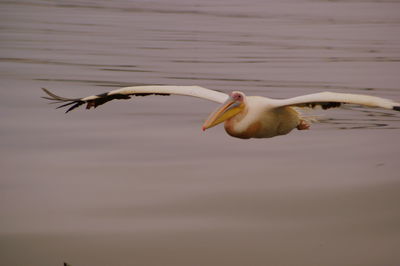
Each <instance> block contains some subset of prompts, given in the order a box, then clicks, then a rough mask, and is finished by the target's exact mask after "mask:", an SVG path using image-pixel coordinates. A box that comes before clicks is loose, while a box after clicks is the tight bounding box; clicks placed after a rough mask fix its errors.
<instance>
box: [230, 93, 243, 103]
mask: <svg viewBox="0 0 400 266" xmlns="http://www.w3.org/2000/svg"><path fill="white" fill-rule="evenodd" d="M231 97H232V98H233V99H234V100H235V101H239V102H241V101H243V95H242V94H240V93H233V94H232V96H231Z"/></svg>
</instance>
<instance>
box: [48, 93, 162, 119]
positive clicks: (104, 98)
mask: <svg viewBox="0 0 400 266" xmlns="http://www.w3.org/2000/svg"><path fill="white" fill-rule="evenodd" d="M42 89H43V91H44V92H45V93H46V94H47V95H48V96H49V97H42V98H44V99H47V100H51V101H53V102H55V103H64V104H62V105H60V106H58V107H57V109H58V108H62V107H66V106H69V105H72V106H71V107H69V108H68V109H67V111H65V113H68V112H70V111H72V110H74V109H75V108H77V107H79V106H81V105H82V104H84V103H86V109H90V108H92V107H93V108H96V107H97V106H99V105H102V104H105V103H106V102H109V101H112V100H114V99H117V100H122V99H123V100H127V99H130V98H131V96H148V95H161V96H169V95H170V94H169V93H131V94H112V95H109V93H108V92H106V93H102V94H98V95H96V96H97V97H98V98H96V99H93V100H88V101H83V100H81V99H80V98H75V99H72V98H65V97H61V96H58V95H56V94H54V93H52V92H50V91H49V90H47V89H45V88H42ZM65 102H66V103H65Z"/></svg>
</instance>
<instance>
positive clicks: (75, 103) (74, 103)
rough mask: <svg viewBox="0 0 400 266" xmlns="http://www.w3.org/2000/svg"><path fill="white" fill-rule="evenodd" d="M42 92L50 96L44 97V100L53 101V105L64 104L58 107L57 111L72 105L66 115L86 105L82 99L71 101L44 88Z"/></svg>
mask: <svg viewBox="0 0 400 266" xmlns="http://www.w3.org/2000/svg"><path fill="white" fill-rule="evenodd" d="M42 90H43V91H44V92H45V93H46V94H47V95H48V96H42V98H43V99H46V100H50V101H52V102H51V103H63V104H62V105H60V106H58V107H57V108H56V109H59V108H62V107H66V106H68V105H71V104H72V106H71V107H69V108H68V109H67V110H66V111H65V113H68V112H70V111H72V110H74V109H75V108H77V107H79V106H81V105H82V104H84V103H85V102H84V101H82V100H80V99H70V98H64V97H61V96H58V95H56V94H54V93H52V92H51V91H49V90H48V89H46V88H42Z"/></svg>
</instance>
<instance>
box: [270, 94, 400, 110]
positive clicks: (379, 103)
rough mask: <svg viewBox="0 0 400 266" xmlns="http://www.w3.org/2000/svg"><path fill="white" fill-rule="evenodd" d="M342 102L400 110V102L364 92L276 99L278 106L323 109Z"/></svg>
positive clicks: (336, 105) (275, 102)
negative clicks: (317, 107) (364, 93)
mask: <svg viewBox="0 0 400 266" xmlns="http://www.w3.org/2000/svg"><path fill="white" fill-rule="evenodd" d="M341 104H357V105H365V106H369V107H381V108H385V109H392V110H396V111H399V110H400V103H398V102H394V101H392V100H389V99H385V98H380V97H376V96H370V95H363V94H349V93H335V92H320V93H314V94H308V95H303V96H298V97H294V98H289V99H284V100H275V101H274V105H275V107H276V108H278V107H284V106H296V107H311V108H314V107H315V106H321V107H322V108H323V109H328V108H334V107H339V106H340V105H341Z"/></svg>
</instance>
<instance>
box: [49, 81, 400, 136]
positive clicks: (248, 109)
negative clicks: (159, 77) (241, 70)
mask: <svg viewBox="0 0 400 266" xmlns="http://www.w3.org/2000/svg"><path fill="white" fill-rule="evenodd" d="M43 91H44V92H45V93H46V94H47V97H42V98H45V99H48V100H51V101H53V102H55V103H62V105H61V106H59V107H57V108H61V107H68V109H67V110H66V113H68V112H70V111H72V110H74V109H75V108H77V107H79V106H81V105H83V104H85V103H86V109H90V108H96V107H97V106H99V105H102V104H104V103H106V102H109V101H111V100H114V99H130V98H131V97H132V96H147V95H162V96H168V95H184V96H192V97H197V98H202V99H206V100H210V101H213V102H217V103H220V104H221V105H220V106H219V107H218V108H217V109H216V110H215V111H214V112H212V113H211V114H210V116H209V117H208V118H207V119H206V120H205V122H204V124H203V126H202V129H203V131H204V130H206V129H209V128H211V127H214V126H216V125H218V124H220V123H222V122H224V126H225V130H226V132H227V133H228V134H229V135H230V136H232V137H236V138H241V139H249V138H272V137H275V136H279V135H286V134H288V133H289V132H291V131H292V130H293V129H295V128H297V129H298V130H306V129H309V128H310V124H311V121H310V120H309V119H307V118H306V117H304V116H302V115H301V113H300V112H299V111H298V110H297V108H296V107H305V108H314V107H316V106H320V107H322V109H324V110H325V109H329V108H334V107H339V106H341V105H342V104H357V105H363V106H369V107H380V108H385V109H390V110H395V111H400V103H398V102H394V101H392V100H389V99H384V98H380V97H375V96H369V95H362V94H348V93H333V92H320V93H314V94H308V95H303V96H298V97H294V98H289V99H271V98H267V97H261V96H246V95H245V94H244V93H243V92H240V91H233V92H232V93H230V95H228V94H225V93H223V92H219V91H215V90H210V89H207V88H203V87H200V86H133V87H124V88H120V89H117V90H112V91H109V92H106V93H102V94H98V95H92V96H88V97H84V98H65V97H60V96H58V95H55V94H54V93H52V92H50V91H49V90H47V89H45V88H43Z"/></svg>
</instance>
